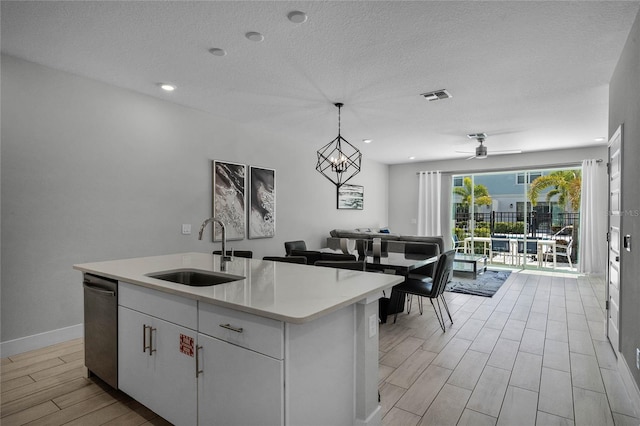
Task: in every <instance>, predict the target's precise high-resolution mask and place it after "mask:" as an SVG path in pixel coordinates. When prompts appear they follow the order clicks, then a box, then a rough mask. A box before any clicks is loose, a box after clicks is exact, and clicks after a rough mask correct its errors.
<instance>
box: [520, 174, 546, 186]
mask: <svg viewBox="0 0 640 426" xmlns="http://www.w3.org/2000/svg"><path fill="white" fill-rule="evenodd" d="M524 175H525V174H524V173H516V183H517V184H518V185H524ZM540 176H542V172H529V180H528V182H527V183H531V182H533V181H534V180H536V179H537V178H539V177H540Z"/></svg>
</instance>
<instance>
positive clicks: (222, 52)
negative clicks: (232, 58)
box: [209, 47, 227, 56]
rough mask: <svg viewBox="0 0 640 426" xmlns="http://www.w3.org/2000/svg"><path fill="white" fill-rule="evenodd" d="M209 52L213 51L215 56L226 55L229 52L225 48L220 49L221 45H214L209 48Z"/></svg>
mask: <svg viewBox="0 0 640 426" xmlns="http://www.w3.org/2000/svg"><path fill="white" fill-rule="evenodd" d="M209 53H211V54H212V55H214V56H224V55H226V54H227V52H226V51H225V50H224V49H220V48H219V47H213V48H211V49H209Z"/></svg>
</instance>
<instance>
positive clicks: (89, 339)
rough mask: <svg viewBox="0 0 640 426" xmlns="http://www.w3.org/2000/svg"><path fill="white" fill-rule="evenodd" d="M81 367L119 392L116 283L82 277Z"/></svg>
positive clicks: (106, 279) (109, 280)
mask: <svg viewBox="0 0 640 426" xmlns="http://www.w3.org/2000/svg"><path fill="white" fill-rule="evenodd" d="M83 287H84V365H85V366H86V367H87V369H88V370H89V376H91V375H92V374H95V375H96V376H98V377H99V378H101V379H102V380H104V382H105V383H107V384H109V385H110V386H112V387H113V388H115V389H118V281H116V280H112V279H109V278H104V277H99V276H96V275H91V274H84V280H83Z"/></svg>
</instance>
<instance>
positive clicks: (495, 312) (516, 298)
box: [0, 273, 640, 426]
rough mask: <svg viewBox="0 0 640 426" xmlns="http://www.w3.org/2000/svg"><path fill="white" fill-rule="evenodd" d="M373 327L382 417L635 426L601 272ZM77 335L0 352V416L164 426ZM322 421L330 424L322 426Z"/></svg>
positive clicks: (524, 277)
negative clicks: (116, 382)
mask: <svg viewBox="0 0 640 426" xmlns="http://www.w3.org/2000/svg"><path fill="white" fill-rule="evenodd" d="M445 295H446V298H447V300H448V303H449V308H450V310H451V312H452V315H453V320H454V324H453V326H451V325H450V324H449V323H447V330H446V332H444V333H443V332H442V330H441V329H440V328H439V326H438V324H437V322H436V320H435V317H434V315H433V309H432V308H431V305H430V304H429V302H428V301H426V300H425V306H424V307H425V311H424V314H423V315H420V314H419V313H418V308H417V305H416V300H417V299H416V298H414V301H413V303H414V306H413V309H412V310H411V313H410V314H406V313H403V314H400V315H399V316H398V321H397V323H396V324H393V318H390V321H389V322H388V323H387V324H382V325H381V326H380V366H379V367H380V368H379V373H380V385H379V388H380V393H381V397H382V402H381V405H382V411H383V412H382V415H383V419H382V423H383V425H388V426H402V425H456V424H457V425H472V426H476V425H517V426H520V425H576V426H577V425H594V426H595V425H597V426H601V425H620V426H627V425H629V426H630V425H633V426H637V425H639V424H640V419H639V417H640V407H634V406H633V405H632V403H631V400H630V399H629V397H628V395H627V393H626V391H625V389H624V386H623V385H622V382H621V378H620V376H619V374H618V372H617V370H616V358H615V355H614V353H613V351H612V350H611V347H610V346H609V343H608V342H607V341H606V337H605V334H604V311H603V303H604V302H603V301H604V282H603V280H602V279H595V278H585V277H575V276H564V277H561V276H550V275H538V274H529V273H512V274H511V276H510V277H509V279H508V280H507V281H506V282H505V284H504V285H503V286H502V287H501V288H500V290H499V291H498V293H496V294H495V295H494V297H492V298H484V297H477V296H467V295H460V294H454V293H445ZM83 356H84V347H83V342H82V339H76V340H71V341H68V342H64V343H61V344H58V345H54V346H50V347H47V348H43V349H39V350H35V351H31V352H26V353H23V354H19V355H15V356H11V357H8V358H2V364H1V370H0V371H1V384H0V390H1V406H0V417H1V418H0V424H2V425H3V426H10V425H23V424H29V425H80V426H84V425H166V424H168V423H167V422H166V421H165V420H164V419H162V418H161V417H158V416H157V415H156V414H155V413H153V412H152V411H150V410H149V409H147V408H146V407H144V406H142V405H140V404H139V403H137V402H136V401H134V400H132V399H131V398H129V397H128V396H127V395H125V394H124V393H122V392H119V391H115V390H113V389H111V388H110V387H109V386H107V385H105V384H104V383H102V382H101V381H100V379H97V378H95V377H92V378H89V379H87V378H85V377H84V367H83ZM328 426H329V425H328Z"/></svg>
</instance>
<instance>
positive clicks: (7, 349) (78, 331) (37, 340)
mask: <svg viewBox="0 0 640 426" xmlns="http://www.w3.org/2000/svg"><path fill="white" fill-rule="evenodd" d="M83 336H84V324H77V325H72V326H70V327H64V328H59V329H57V330H51V331H46V332H44V333H39V334H34V335H32V336H26V337H21V338H19V339H14V340H7V341H6V342H0V357H2V358H6V357H9V356H12V355H16V354H21V353H23V352H27V351H32V350H34V349H40V348H44V347H46V346H51V345H55V344H56V343H62V342H66V341H67V340H72V339H77V338H78V337H83Z"/></svg>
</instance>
